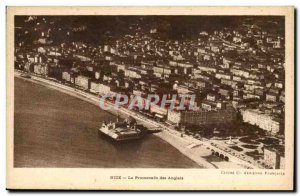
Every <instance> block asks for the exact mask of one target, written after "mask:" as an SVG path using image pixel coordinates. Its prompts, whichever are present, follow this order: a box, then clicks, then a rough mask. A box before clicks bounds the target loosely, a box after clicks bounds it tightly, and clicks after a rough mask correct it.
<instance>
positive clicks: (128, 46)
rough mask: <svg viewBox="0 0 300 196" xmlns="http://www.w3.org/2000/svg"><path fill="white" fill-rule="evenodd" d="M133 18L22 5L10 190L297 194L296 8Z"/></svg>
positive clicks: (165, 12)
mask: <svg viewBox="0 0 300 196" xmlns="http://www.w3.org/2000/svg"><path fill="white" fill-rule="evenodd" d="M43 9H44V12H42V10H43ZM214 9H215V11H214ZM52 10H53V9H52ZM142 10H144V11H145V12H142ZM218 10H223V11H224V12H223V14H222V11H221V12H217V11H218ZM119 11H120V12H118V11H114V9H112V8H109V7H108V8H104V7H102V8H97V7H93V8H84V7H65V8H63V7H59V8H57V10H56V11H53V13H52V11H51V9H50V7H40V8H39V7H35V8H30V7H8V16H7V32H8V35H7V44H8V45H7V47H8V53H7V61H8V64H7V92H8V95H7V96H8V98H7V101H8V106H7V107H8V108H7V112H8V124H9V125H8V135H7V137H8V155H7V156H8V171H7V172H8V181H9V182H10V184H11V186H10V187H12V189H14V188H15V189H28V188H30V189H31V188H34V189H62V188H63V189H112V190H113V189H122V190H138V189H144V190H148V189H149V190H150V189H154V190H161V189H166V190H177V189H182V190H201V189H207V190H216V189H218V188H216V185H210V184H211V183H213V182H218V181H222V182H221V183H222V186H224V189H226V187H227V188H232V189H237V190H239V189H240V190H242V189H251V188H253V189H266V190H269V189H270V190H273V189H279V190H281V189H283V190H285V189H288V190H289V189H291V188H292V187H293V167H294V165H293V155H294V144H293V142H294V101H293V100H294V71H293V70H294V59H293V58H294V56H293V54H294V50H293V45H294V37H293V32H294V27H293V23H294V17H293V12H294V9H293V7H276V8H270V7H269V8H266V7H262V8H257V9H255V7H252V8H246V7H244V8H242V7H236V8H235V7H223V8H222V7H215V8H205V7H202V8H201V7H199V8H184V7H182V8H174V7H173V8H169V9H167V8H162V7H161V8H159V7H156V8H155V7H152V8H151V7H149V8H137V7H135V8H134V7H119ZM134 11H136V12H134ZM205 11H207V12H205ZM201 13H204V14H201ZM205 13H206V14H205ZM214 13H215V14H214ZM216 13H218V14H216ZM52 169H54V170H52ZM135 169H138V170H139V169H140V170H141V171H144V172H145V174H144V173H143V172H136V171H137V170H135ZM60 170H63V171H66V172H68V173H72V171H76V172H77V171H78V172H80V171H82V172H83V171H88V173H94V172H93V171H95V172H96V171H98V172H99V174H100V175H101V172H102V173H103V172H105V175H107V177H106V180H105V179H101V180H98V181H97V180H96V177H91V176H89V177H87V178H89V179H90V178H91V179H93V181H94V182H93V184H88V183H92V182H90V181H89V180H86V182H85V183H83V182H78V184H80V185H78V184H77V185H74V184H73V185H72V184H70V185H69V184H68V183H65V184H63V183H61V184H60V185H58V182H57V183H56V182H53V181H54V180H53V177H52V176H51V173H52V171H53V172H58V173H59V175H62V176H64V177H63V178H62V179H61V180H64V182H68V181H66V180H67V176H68V174H64V173H63V172H59V171H60ZM119 170H120V171H119ZM21 171H24V172H25V173H26V175H27V176H26V175H25V176H24V177H21V179H19V180H13V179H15V178H18V177H20V175H21V173H20V175H19V176H18V172H21ZM117 171H118V172H117ZM177 171H178V172H177ZM237 171H238V172H237ZM76 172H74V173H73V174H72V175H75V173H76ZM110 172H112V173H110ZM122 172H128V173H129V174H128V173H126V174H122ZM164 172H167V173H164ZM197 172H200V173H199V174H197ZM202 172H214V173H212V174H210V175H211V177H208V182H207V183H208V184H205V185H204V184H202V185H199V181H198V183H197V180H198V179H199V178H200V179H201V178H202V183H203V175H209V174H208V173H206V174H203V173H202ZM106 173H107V174H106ZM188 173H189V175H187V176H185V175H186V174H188ZM31 174H32V178H31V177H30V176H31ZM43 174H44V176H43ZM53 174H54V173H53ZM76 174H77V173H76ZM78 174H79V173H78ZM94 174H95V173H94ZM103 174H104V173H103ZM35 175H37V176H39V175H42V176H43V178H46V179H44V181H45V183H44V184H43V185H39V184H40V183H42V182H40V183H38V182H36V181H38V179H37V178H35V177H36V176H35ZM47 175H50V176H51V177H50V176H49V179H48V176H47ZM72 175H71V174H70V176H69V177H71V176H72ZM86 175H88V174H87V173H86V174H84V175H83V176H82V180H83V179H84V178H85V176H86ZM95 175H96V174H95ZM100 175H99V176H100ZM220 175H221V176H222V177H220V178H219V177H218V176H220ZM237 175H238V176H239V177H237ZM79 176H80V175H79ZM99 176H98V177H99ZM201 176H202V177H201ZM241 176H242V179H244V180H241V181H242V182H239V183H242V184H241V185H240V186H239V185H238V183H237V184H234V183H232V184H227V185H226V180H225V178H235V180H239V178H240V177H241ZM10 177H11V180H10V179H9V178H10ZM264 177H265V178H268V179H275V180H276V178H277V181H278V183H279V184H283V185H282V188H281V186H276V185H275V184H276V183H275V184H274V186H273V185H272V184H268V185H265V186H264V185H263V184H259V182H260V181H259V180H258V181H256V182H257V184H255V180H254V182H251V183H249V181H250V179H252V180H253V179H254V178H260V180H263V178H264ZM216 178H219V179H216ZM247 178H249V179H247ZM25 179H26V180H27V181H32V183H30V182H26V183H25V182H24V180H25ZM51 179H52V180H51ZM77 180H78V179H77ZM185 180H186V182H185ZM214 180H215V181H214ZM224 180H225V181H224ZM252 180H251V181H252ZM42 181H43V180H42ZM58 181H59V180H58ZM78 181H80V180H78ZM96 181H97V182H98V183H99V186H97V182H96ZM103 181H106V182H105V183H102V182H103ZM122 181H123V183H124V182H127V181H130V182H129V183H128V185H127V186H126V185H123V186H119V185H117V184H118V183H122ZM159 181H162V183H159ZM191 181H192V182H193V184H191ZM50 182H51V183H52V182H53V185H51V183H50ZM137 182H138V183H137ZM145 182H149V183H154V184H155V183H158V184H156V185H153V186H152V187H149V186H150V185H142V184H143V183H145ZM27 183H29V184H27ZM49 183H50V184H49ZM70 183H71V182H70ZM114 183H115V184H114ZM139 183H141V184H139ZM174 183H176V184H178V183H183V187H178V185H177V187H176V184H174ZM229 183H230V182H229ZM284 183H286V184H284ZM55 184H56V185H55ZM75 184H76V183H75ZM100 184H102V186H100ZM165 184H167V185H165ZM223 184H224V185H223ZM251 184H252V185H251ZM222 186H221V187H222ZM250 186H251V187H250Z"/></svg>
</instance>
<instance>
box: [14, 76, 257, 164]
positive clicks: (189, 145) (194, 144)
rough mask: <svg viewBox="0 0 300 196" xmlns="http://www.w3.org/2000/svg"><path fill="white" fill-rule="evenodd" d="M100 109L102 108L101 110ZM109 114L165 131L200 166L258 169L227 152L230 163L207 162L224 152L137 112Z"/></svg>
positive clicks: (71, 91) (88, 97) (52, 84)
mask: <svg viewBox="0 0 300 196" xmlns="http://www.w3.org/2000/svg"><path fill="white" fill-rule="evenodd" d="M20 75H21V73H20V72H16V71H15V77H18V78H22V79H24V80H28V81H31V82H34V83H37V84H40V85H43V86H46V87H48V88H51V89H55V90H58V91H61V92H63V93H66V94H68V95H71V96H74V97H77V98H80V99H82V100H84V101H87V102H89V103H92V104H94V105H97V106H98V105H99V100H100V98H99V97H98V96H96V95H92V94H90V93H86V92H83V91H81V90H78V89H75V88H72V87H70V86H66V85H64V84H61V83H59V82H56V81H52V80H48V79H45V78H41V77H38V76H34V75H31V79H27V78H23V77H21V76H20ZM106 103H107V104H108V105H109V104H110V105H112V103H110V102H106ZM99 109H100V108H99ZM108 112H110V113H112V114H115V115H117V114H118V115H120V116H121V117H126V116H132V117H134V118H135V119H136V120H137V121H138V122H140V123H141V124H143V125H144V126H146V127H148V128H155V127H159V128H162V129H163V130H162V131H161V132H159V133H155V134H154V135H156V136H157V137H159V138H161V139H163V140H164V141H166V142H168V143H169V144H171V145H172V146H173V147H175V148H176V149H178V150H179V151H180V152H181V153H182V154H184V155H185V156H187V157H188V158H190V159H191V160H193V161H194V162H196V163H197V164H198V165H200V166H202V167H204V168H208V169H213V168H221V169H230V168H231V169H238V168H256V166H253V165H251V164H250V163H248V162H246V161H243V160H241V159H239V158H237V157H234V156H232V155H230V154H228V153H226V152H225V151H224V152H222V153H224V154H225V155H226V156H228V157H229V161H228V162H227V161H211V162H209V161H208V160H206V157H209V156H210V155H211V150H215V151H219V152H220V151H222V150H221V149H217V148H216V147H215V146H212V145H211V144H210V142H209V141H205V140H203V141H200V140H198V139H195V138H193V137H191V136H188V135H185V134H182V135H181V133H179V132H178V131H176V130H174V129H173V128H172V127H169V126H165V125H163V124H161V123H158V122H156V121H154V120H151V119H148V118H146V117H144V116H142V115H141V114H138V113H136V112H133V111H130V110H128V109H125V108H118V109H114V108H113V109H111V110H109V111H108Z"/></svg>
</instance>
